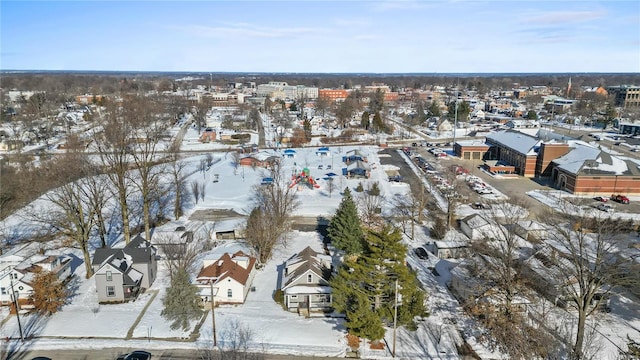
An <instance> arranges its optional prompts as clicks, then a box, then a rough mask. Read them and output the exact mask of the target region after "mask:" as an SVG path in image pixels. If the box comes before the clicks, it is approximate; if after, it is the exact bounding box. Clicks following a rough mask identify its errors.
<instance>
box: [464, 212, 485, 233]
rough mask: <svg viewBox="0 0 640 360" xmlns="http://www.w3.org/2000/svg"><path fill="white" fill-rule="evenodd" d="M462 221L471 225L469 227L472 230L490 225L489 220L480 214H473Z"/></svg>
mask: <svg viewBox="0 0 640 360" xmlns="http://www.w3.org/2000/svg"><path fill="white" fill-rule="evenodd" d="M461 221H462V222H464V223H466V224H467V225H469V227H470V228H472V229H477V228H480V227H483V226H487V225H490V224H489V222H488V221H487V219H485V218H484V217H482V215H480V214H471V215H469V216H467V217H465V218H464V219H462V220H461Z"/></svg>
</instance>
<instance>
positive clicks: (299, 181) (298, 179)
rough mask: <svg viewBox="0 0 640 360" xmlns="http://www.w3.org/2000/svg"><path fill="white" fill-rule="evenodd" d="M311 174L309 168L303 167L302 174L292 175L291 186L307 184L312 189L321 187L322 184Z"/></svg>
mask: <svg viewBox="0 0 640 360" xmlns="http://www.w3.org/2000/svg"><path fill="white" fill-rule="evenodd" d="M309 174H310V172H309V168H304V169H302V172H301V173H300V174H296V173H294V174H293V176H291V186H289V188H292V187H294V186H296V185H307V186H308V187H309V188H310V189H313V188H316V189H317V188H319V187H320V185H318V183H317V182H316V181H315V180H314V179H313V177H311V175H309Z"/></svg>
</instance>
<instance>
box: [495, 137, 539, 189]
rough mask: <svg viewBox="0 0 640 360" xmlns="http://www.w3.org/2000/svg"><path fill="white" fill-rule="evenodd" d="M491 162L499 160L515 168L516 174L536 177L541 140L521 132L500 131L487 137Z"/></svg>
mask: <svg viewBox="0 0 640 360" xmlns="http://www.w3.org/2000/svg"><path fill="white" fill-rule="evenodd" d="M486 143H487V145H489V151H488V154H487V155H485V157H486V158H487V159H489V160H499V161H502V162H505V163H508V164H510V165H512V166H514V167H515V173H516V174H519V175H521V176H524V177H534V176H535V175H536V161H537V159H538V149H539V147H540V140H538V139H537V138H535V137H533V136H530V135H527V134H525V133H521V132H519V131H509V130H507V131H500V132H495V133H491V134H489V135H487V138H486Z"/></svg>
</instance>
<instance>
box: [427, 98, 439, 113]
mask: <svg viewBox="0 0 640 360" xmlns="http://www.w3.org/2000/svg"><path fill="white" fill-rule="evenodd" d="M427 111H428V113H429V116H432V117H433V116H442V112H441V111H440V106H439V105H438V102H436V101H432V102H431V104H429V109H428V110H427Z"/></svg>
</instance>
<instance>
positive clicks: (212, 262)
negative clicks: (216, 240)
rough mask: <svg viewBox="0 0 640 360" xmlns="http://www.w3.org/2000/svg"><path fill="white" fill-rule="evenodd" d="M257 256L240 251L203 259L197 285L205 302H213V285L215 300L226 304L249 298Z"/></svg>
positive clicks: (238, 302)
mask: <svg viewBox="0 0 640 360" xmlns="http://www.w3.org/2000/svg"><path fill="white" fill-rule="evenodd" d="M255 263H256V258H255V257H252V256H249V255H247V254H245V253H244V252H242V251H238V252H236V253H234V254H229V253H224V254H223V255H222V256H220V257H217V258H206V259H204V260H203V261H202V270H200V273H199V274H198V276H197V277H196V280H195V282H194V283H195V285H196V286H197V287H198V288H199V289H200V297H201V298H202V301H203V302H204V303H209V302H211V290H212V289H211V288H212V287H213V295H214V301H215V302H216V303H224V304H241V303H244V300H245V299H246V298H247V294H248V293H249V290H250V289H251V283H252V282H253V278H254V277H255V274H256V270H255Z"/></svg>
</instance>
